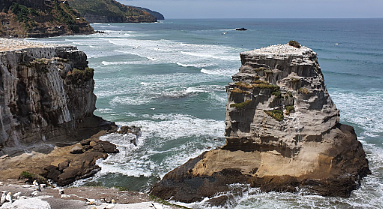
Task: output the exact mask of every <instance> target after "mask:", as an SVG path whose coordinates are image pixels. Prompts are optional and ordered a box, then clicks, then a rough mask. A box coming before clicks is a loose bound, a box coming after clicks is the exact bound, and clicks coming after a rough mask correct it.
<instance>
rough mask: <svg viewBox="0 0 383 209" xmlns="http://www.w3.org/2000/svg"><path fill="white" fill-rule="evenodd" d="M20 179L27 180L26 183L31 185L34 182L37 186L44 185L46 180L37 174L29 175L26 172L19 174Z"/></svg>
mask: <svg viewBox="0 0 383 209" xmlns="http://www.w3.org/2000/svg"><path fill="white" fill-rule="evenodd" d="M20 177H22V178H26V179H28V182H30V183H32V182H33V181H34V180H36V181H37V182H38V183H39V184H46V183H47V180H46V179H45V178H44V177H42V176H40V175H39V174H35V173H30V172H28V171H23V172H21V174H20Z"/></svg>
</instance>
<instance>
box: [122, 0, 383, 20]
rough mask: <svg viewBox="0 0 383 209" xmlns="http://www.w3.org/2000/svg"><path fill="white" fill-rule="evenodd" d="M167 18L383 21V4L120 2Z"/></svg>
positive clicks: (337, 0) (330, 0) (377, 0)
mask: <svg viewBox="0 0 383 209" xmlns="http://www.w3.org/2000/svg"><path fill="white" fill-rule="evenodd" d="M117 1H119V2H121V3H123V4H125V5H133V6H140V7H145V8H148V9H151V10H155V11H158V12H160V13H162V14H163V15H164V16H165V18H169V19H174V18H383V0H267V1H266V0H263V1H262V0H117Z"/></svg>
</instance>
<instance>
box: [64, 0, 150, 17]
mask: <svg viewBox="0 0 383 209" xmlns="http://www.w3.org/2000/svg"><path fill="white" fill-rule="evenodd" d="M68 2H69V4H70V5H71V6H72V7H73V8H75V9H76V10H77V11H79V12H80V14H81V15H82V16H84V17H85V18H87V19H88V20H89V21H90V22H94V21H97V20H93V19H92V18H91V17H89V15H92V16H93V18H94V17H107V19H108V21H109V22H156V21H157V19H156V18H155V17H154V16H153V15H151V14H149V12H147V11H146V10H144V9H141V8H136V7H132V6H126V5H123V4H121V3H119V2H117V1H115V0H69V1H68Z"/></svg>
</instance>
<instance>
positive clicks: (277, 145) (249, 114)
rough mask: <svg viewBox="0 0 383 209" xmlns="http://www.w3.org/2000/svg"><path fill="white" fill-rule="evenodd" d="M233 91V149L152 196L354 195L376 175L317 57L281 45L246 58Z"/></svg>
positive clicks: (168, 178)
mask: <svg viewBox="0 0 383 209" xmlns="http://www.w3.org/2000/svg"><path fill="white" fill-rule="evenodd" d="M241 64H242V66H241V68H240V69H239V72H238V73H237V74H235V75H234V76H233V83H230V84H229V85H228V86H227V94H228V102H227V107H226V110H227V111H226V132H225V135H226V139H227V141H226V145H225V146H223V147H222V148H220V149H215V150H212V151H209V152H205V153H203V154H202V155H200V156H199V157H197V158H195V159H191V160H189V161H188V162H187V163H186V164H184V165H182V166H180V167H178V168H176V169H175V170H173V171H171V172H169V173H168V174H166V175H165V177H164V178H163V179H162V181H160V182H159V183H157V184H156V185H155V186H154V188H153V189H152V194H154V195H156V196H159V197H161V198H164V199H170V198H172V199H173V200H176V201H181V202H193V201H200V200H202V199H203V198H204V197H212V196H214V195H215V194H217V193H218V192H224V191H228V190H230V186H229V184H232V183H249V184H251V186H253V187H260V188H261V190H263V191H287V192H296V191H298V189H299V188H301V189H302V188H303V189H305V190H306V191H308V192H310V193H316V194H320V195H324V196H342V197H347V196H349V195H350V193H351V191H352V190H354V189H356V188H357V187H358V185H359V184H360V180H361V178H362V177H364V176H366V175H367V174H368V173H369V172H370V170H369V168H368V161H367V159H366V155H365V153H364V151H363V148H362V144H361V143H360V142H359V141H358V140H357V138H356V134H355V132H354V129H353V128H352V127H351V126H347V125H342V124H340V123H339V110H337V109H336V106H335V104H334V103H333V102H332V100H331V98H330V96H329V94H328V92H327V89H326V86H325V84H324V78H323V74H322V72H321V68H320V67H319V64H318V60H317V56H316V53H315V52H313V51H312V50H311V49H309V48H306V47H303V46H302V47H299V48H295V47H293V46H289V45H275V46H270V47H267V48H262V49H256V50H254V51H248V52H243V53H241Z"/></svg>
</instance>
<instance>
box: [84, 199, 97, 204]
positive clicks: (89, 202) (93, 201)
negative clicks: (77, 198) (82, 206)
mask: <svg viewBox="0 0 383 209" xmlns="http://www.w3.org/2000/svg"><path fill="white" fill-rule="evenodd" d="M86 201H87V202H86V204H87V205H93V204H94V203H95V202H96V199H88V198H86Z"/></svg>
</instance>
